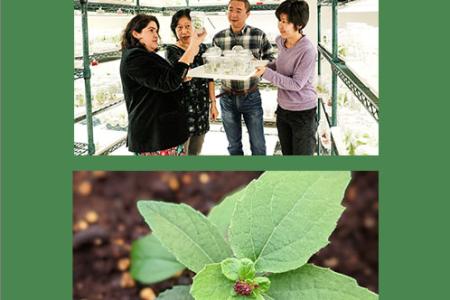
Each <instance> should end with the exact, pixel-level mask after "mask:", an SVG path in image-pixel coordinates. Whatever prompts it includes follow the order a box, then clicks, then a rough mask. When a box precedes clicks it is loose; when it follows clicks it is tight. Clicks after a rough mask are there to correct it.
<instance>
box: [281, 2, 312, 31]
mask: <svg viewBox="0 0 450 300" xmlns="http://www.w3.org/2000/svg"><path fill="white" fill-rule="evenodd" d="M282 14H286V15H287V17H288V21H289V23H293V24H294V25H295V26H296V29H297V30H298V31H299V32H301V31H302V30H303V28H305V26H306V24H308V20H309V6H308V3H306V1H303V0H286V1H284V2H282V3H281V4H280V5H279V6H278V7H277V10H276V11H275V15H276V16H277V19H278V20H280V19H281V15H282Z"/></svg>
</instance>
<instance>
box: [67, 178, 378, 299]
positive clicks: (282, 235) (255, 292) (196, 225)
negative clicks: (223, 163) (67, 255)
mask: <svg viewBox="0 0 450 300" xmlns="http://www.w3.org/2000/svg"><path fill="white" fill-rule="evenodd" d="M378 194H379V193H378V172H375V171H264V172H263V171H261V172H240V171H239V172H105V171H78V172H74V173H73V228H72V233H73V300H100V299H109V300H110V299H113V300H114V299H117V300H139V299H142V300H154V299H158V300H194V299H195V300H234V299H236V300H250V299H257V300H299V299H300V300H318V299H324V300H356V299H378Z"/></svg>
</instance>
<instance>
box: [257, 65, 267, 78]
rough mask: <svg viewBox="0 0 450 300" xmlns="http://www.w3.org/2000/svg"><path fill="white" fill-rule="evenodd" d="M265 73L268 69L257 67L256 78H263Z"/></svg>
mask: <svg viewBox="0 0 450 300" xmlns="http://www.w3.org/2000/svg"><path fill="white" fill-rule="evenodd" d="M264 72H266V67H256V73H255V76H257V77H261V76H263V74H264Z"/></svg>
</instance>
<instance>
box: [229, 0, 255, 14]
mask: <svg viewBox="0 0 450 300" xmlns="http://www.w3.org/2000/svg"><path fill="white" fill-rule="evenodd" d="M231 1H237V2H242V3H244V4H245V9H246V10H247V12H249V11H250V8H251V5H250V2H249V1H248V0H230V1H228V5H227V7H228V6H230V3H231Z"/></svg>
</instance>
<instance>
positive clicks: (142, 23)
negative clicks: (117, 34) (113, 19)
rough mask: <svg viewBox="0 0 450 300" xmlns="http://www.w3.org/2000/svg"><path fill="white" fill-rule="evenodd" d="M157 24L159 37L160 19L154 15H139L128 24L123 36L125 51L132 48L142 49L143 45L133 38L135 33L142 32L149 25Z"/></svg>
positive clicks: (122, 43) (122, 42)
mask: <svg viewBox="0 0 450 300" xmlns="http://www.w3.org/2000/svg"><path fill="white" fill-rule="evenodd" d="M152 21H153V22H155V23H156V26H157V27H158V35H159V22H158V19H157V18H156V17H155V16H152V15H144V14H138V15H136V16H134V17H133V19H131V20H130V22H128V24H127V27H125V30H124V31H123V34H122V39H121V46H122V50H123V49H130V48H136V47H141V46H142V45H141V43H140V42H139V40H138V39H136V38H135V37H134V36H133V34H132V33H133V31H136V32H139V33H141V32H142V29H144V28H145V27H147V25H148V23H150V22H152Z"/></svg>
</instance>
